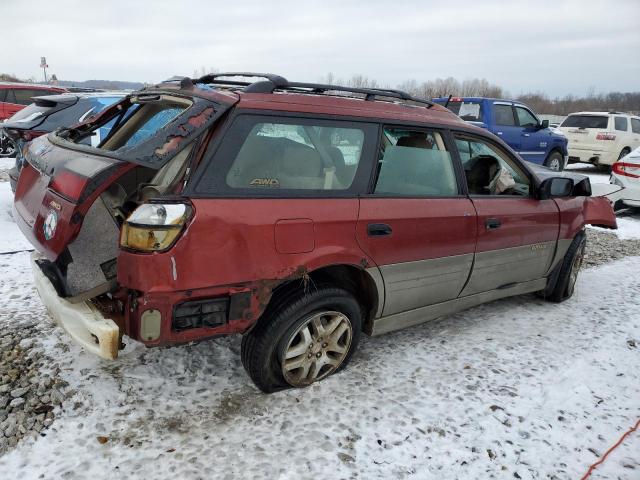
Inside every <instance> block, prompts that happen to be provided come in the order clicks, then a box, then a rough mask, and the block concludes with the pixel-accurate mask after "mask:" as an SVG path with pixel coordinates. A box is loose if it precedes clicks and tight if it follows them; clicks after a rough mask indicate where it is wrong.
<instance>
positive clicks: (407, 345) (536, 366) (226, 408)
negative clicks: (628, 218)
mask: <svg viewBox="0 0 640 480" xmlns="http://www.w3.org/2000/svg"><path fill="white" fill-rule="evenodd" d="M7 190H8V184H7V183H6V182H4V183H0V221H2V222H3V223H2V224H0V242H2V243H0V245H3V249H6V248H7V247H8V249H9V250H10V251H14V250H20V249H22V248H23V247H25V241H24V240H22V238H21V237H20V234H19V233H18V232H17V230H15V228H12V225H11V221H10V217H9V216H8V213H7V212H8V211H9V210H10V208H9V207H10V205H9V203H8V202H10V193H8V192H7ZM633 221H636V220H633ZM5 245H6V247H5ZM26 246H27V247H28V244H26ZM9 250H0V251H9ZM28 255H29V254H28V253H26V252H23V253H16V254H11V255H0V328H2V326H3V324H9V323H14V324H15V323H19V324H24V325H27V324H31V323H33V322H41V323H42V324H43V327H42V329H41V335H40V337H39V338H38V339H37V342H36V344H37V348H38V349H40V350H41V351H42V352H43V353H44V354H45V355H47V356H48V357H49V358H51V359H52V360H51V365H50V371H51V372H58V373H57V375H60V376H62V377H63V379H64V380H66V381H67V382H68V383H69V390H68V391H67V392H66V393H67V395H68V399H67V400H65V402H64V403H63V405H62V408H57V409H56V411H55V414H56V419H55V422H54V423H53V425H52V426H51V427H50V428H49V429H48V430H45V431H44V432H45V434H46V436H44V437H40V438H38V439H37V441H34V440H32V439H23V440H22V441H21V442H20V443H19V444H18V446H17V447H16V448H15V449H13V450H11V451H10V452H8V453H7V454H5V455H4V456H2V457H0V478H22V479H32V478H33V479H35V478H44V479H49V478H51V479H54V478H55V479H58V478H64V479H80V478H95V479H101V478H134V479H138V478H139V479H148V478H154V479H161V478H171V479H175V478H179V479H183V478H184V479H191V478H193V479H196V478H206V479H210V478H231V479H233V478H242V479H245V478H268V479H307V478H358V479H371V478H383V479H388V478H399V479H401V478H416V479H429V478H434V479H453V478H458V479H485V478H521V479H565V478H572V479H573V478H580V477H581V476H582V475H583V474H584V473H585V472H586V471H587V469H588V467H589V465H591V464H592V463H594V462H595V461H596V460H597V459H598V457H599V456H600V455H602V454H603V453H604V452H605V451H606V450H607V448H609V447H610V446H612V445H613V444H614V443H615V441H616V440H617V439H618V438H619V437H620V436H621V435H622V433H623V432H624V431H626V430H627V429H628V428H629V427H631V426H632V425H633V424H634V423H635V422H636V421H637V419H638V418H640V276H639V275H638V272H639V271H640V257H628V258H626V259H624V260H621V261H618V262H616V263H610V264H608V265H606V266H603V267H598V268H593V269H589V270H586V271H583V272H582V273H581V275H580V278H579V280H578V286H577V293H576V295H575V296H574V297H573V298H572V299H570V300H569V301H567V302H565V303H563V304H559V305H557V304H550V303H547V302H544V301H542V300H539V299H537V298H536V297H534V296H532V295H527V296H522V297H518V298H513V299H507V300H501V301H497V302H493V303H491V304H488V305H484V306H481V307H478V308H475V309H472V310H468V311H466V312H463V313H460V314H458V315H454V316H450V317H446V318H443V319H440V320H437V321H434V322H431V323H428V324H425V325H422V326H418V327H414V328H412V329H409V330H405V331H401V332H397V333H393V334H389V335H386V336H382V337H378V338H367V337H365V338H363V341H362V344H361V348H360V349H359V351H358V352H357V354H356V355H355V357H354V359H353V361H352V363H351V364H350V366H349V368H347V369H346V370H345V371H344V372H342V373H341V374H339V375H336V376H334V377H331V378H329V379H327V380H326V381H323V382H322V383H320V384H318V385H313V386H311V387H310V388H307V389H303V390H291V391H286V392H281V393H278V394H273V395H264V394H261V393H260V392H258V391H257V389H256V388H255V387H254V386H253V385H252V383H251V381H250V380H249V378H248V377H247V375H246V374H245V372H244V370H243V369H242V366H241V364H240V358H239V339H238V338H225V339H218V340H212V341H206V342H202V343H199V344H197V345H190V346H183V347H174V348H166V349H146V348H145V347H143V346H142V345H141V344H138V343H136V342H132V341H130V340H128V339H125V341H126V343H127V344H128V345H127V348H126V349H125V351H124V352H122V353H121V357H120V358H119V359H118V360H117V361H115V362H107V361H103V360H100V359H98V358H96V357H93V356H91V355H89V354H87V353H85V352H84V351H83V350H82V349H81V348H79V347H77V346H76V345H75V344H74V343H72V342H71V341H70V340H69V338H68V336H67V335H65V334H64V332H62V331H61V330H60V329H59V328H57V327H53V326H51V325H50V324H49V322H48V320H47V315H46V312H45V310H44V308H43V307H42V305H41V304H40V303H39V301H38V298H37V294H36V293H35V291H34V289H33V287H32V284H31V272H30V266H29V261H28V258H29V256H28ZM99 437H100V438H99ZM591 478H593V479H628V480H633V479H638V478H640V432H636V433H634V434H632V435H631V436H630V437H629V438H627V440H626V441H625V442H624V443H623V444H622V445H621V446H620V447H618V448H617V449H616V450H615V451H614V452H613V453H612V454H611V456H610V457H609V458H608V459H607V461H606V462H605V463H604V465H602V466H600V467H598V469H597V470H596V471H595V472H594V474H593V475H592V477H591Z"/></svg>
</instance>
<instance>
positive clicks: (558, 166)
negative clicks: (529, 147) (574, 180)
mask: <svg viewBox="0 0 640 480" xmlns="http://www.w3.org/2000/svg"><path fill="white" fill-rule="evenodd" d="M544 166H545V167H547V168H550V169H551V170H555V171H556V172H561V171H562V170H564V157H563V156H562V154H561V153H560V152H558V151H557V150H554V151H553V152H551V153H550V154H549V156H548V157H547V159H546V160H545V161H544Z"/></svg>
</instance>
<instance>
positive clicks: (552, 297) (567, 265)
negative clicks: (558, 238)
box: [544, 232, 587, 303]
mask: <svg viewBox="0 0 640 480" xmlns="http://www.w3.org/2000/svg"><path fill="white" fill-rule="evenodd" d="M586 245H587V236H586V234H585V233H584V232H580V233H578V234H577V235H576V237H575V238H574V239H573V242H571V245H569V249H568V250H567V253H565V255H564V258H563V259H562V261H561V262H560V263H559V264H558V266H557V267H556V269H557V270H558V271H555V272H553V273H552V274H551V277H550V282H553V283H552V284H550V285H547V290H545V292H544V298H545V299H546V300H548V301H550V302H556V303H560V302H564V301H565V300H567V299H569V298H571V296H572V295H573V292H574V290H575V283H576V280H577V278H578V272H579V271H580V267H581V266H582V259H583V257H584V251H585V248H586ZM554 278H555V281H554V280H553V279H554Z"/></svg>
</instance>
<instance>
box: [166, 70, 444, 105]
mask: <svg viewBox="0 0 640 480" xmlns="http://www.w3.org/2000/svg"><path fill="white" fill-rule="evenodd" d="M224 77H248V78H264V79H265V80H260V81H257V82H248V81H240V80H224V79H223V78H224ZM176 80H178V79H177V78H176V77H173V78H172V79H170V80H169V81H176ZM192 82H193V83H194V84H196V83H205V84H217V85H230V86H238V87H244V91H245V92H246V93H273V92H274V91H276V90H281V91H290V92H296V93H312V94H322V93H325V92H345V93H355V94H359V95H364V100H366V101H373V100H375V99H376V98H377V97H383V98H396V99H400V100H404V101H406V102H414V103H417V104H421V105H426V106H427V108H430V107H432V106H433V105H434V103H433V102H432V101H430V100H426V99H423V98H416V97H413V96H411V95H410V94H408V93H407V92H404V91H402V90H395V89H390V88H360V87H345V86H341V85H328V84H322V83H305V82H290V81H288V80H287V79H286V78H284V77H281V76H280V75H274V74H272V73H255V72H220V73H211V74H208V75H204V76H202V77H200V78H197V79H193V80H192Z"/></svg>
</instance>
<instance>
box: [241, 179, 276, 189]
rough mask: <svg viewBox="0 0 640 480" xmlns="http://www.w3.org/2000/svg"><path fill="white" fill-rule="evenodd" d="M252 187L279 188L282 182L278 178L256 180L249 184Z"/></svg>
mask: <svg viewBox="0 0 640 480" xmlns="http://www.w3.org/2000/svg"><path fill="white" fill-rule="evenodd" d="M249 185H251V186H252V187H276V188H277V187H279V186H280V182H279V181H278V179H277V178H254V179H253V180H251V183H249Z"/></svg>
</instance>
